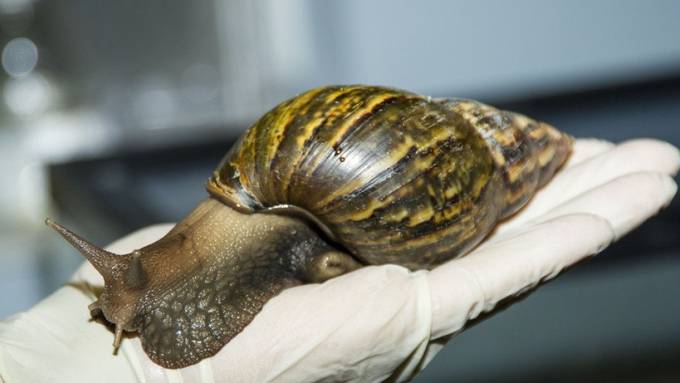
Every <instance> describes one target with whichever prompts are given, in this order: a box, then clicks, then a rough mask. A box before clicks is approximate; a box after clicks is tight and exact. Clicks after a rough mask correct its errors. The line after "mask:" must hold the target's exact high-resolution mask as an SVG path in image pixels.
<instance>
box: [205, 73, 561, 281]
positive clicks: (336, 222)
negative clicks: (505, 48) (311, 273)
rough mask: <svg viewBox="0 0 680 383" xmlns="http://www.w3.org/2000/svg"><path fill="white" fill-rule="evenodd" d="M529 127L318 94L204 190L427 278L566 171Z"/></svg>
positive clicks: (277, 122) (297, 101)
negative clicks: (280, 213)
mask: <svg viewBox="0 0 680 383" xmlns="http://www.w3.org/2000/svg"><path fill="white" fill-rule="evenodd" d="M495 116H500V117H499V118H496V117H495ZM487 117H490V118H491V120H489V121H492V122H493V121H494V120H499V121H501V122H503V121H505V123H504V124H500V125H499V124H495V125H494V124H493V123H488V122H485V121H486V120H484V119H485V118H487ZM487 120H488V118H487ZM529 126H539V127H540V126H541V125H540V124H537V123H534V122H533V121H532V120H530V119H528V118H526V117H523V116H519V115H515V114H511V113H506V112H499V111H497V110H496V109H494V108H491V107H487V106H485V105H483V104H479V103H475V102H471V101H463V100H431V99H429V98H425V97H422V96H419V95H416V94H413V93H408V92H404V91H400V90H394V89H388V88H382V87H373V86H337V87H323V88H317V89H313V90H311V91H308V92H306V93H303V94H301V95H299V96H297V97H295V98H292V99H290V100H288V101H286V102H284V103H282V104H280V105H279V106H277V107H275V108H274V109H272V110H271V111H270V112H268V113H267V114H265V115H264V116H263V117H262V118H261V119H260V120H259V121H257V122H256V123H255V124H254V125H253V126H252V127H251V128H250V129H249V130H248V131H247V132H246V133H245V134H244V135H243V136H242V138H241V139H240V141H239V142H238V143H237V144H236V145H235V146H234V147H233V148H232V150H231V151H230V152H229V153H228V154H227V156H225V158H224V160H223V161H222V163H221V164H220V166H219V168H218V169H217V170H216V171H215V173H214V175H213V177H212V178H211V179H210V181H209V182H208V186H207V188H208V191H209V192H210V194H211V195H213V197H216V198H218V199H220V200H221V201H223V202H225V203H227V204H229V205H230V206H233V207H235V208H237V209H240V210H242V211H252V212H256V211H259V210H262V209H265V208H271V207H275V206H281V205H286V206H288V205H294V206H296V207H298V208H300V209H301V210H303V211H306V212H309V213H310V214H311V215H313V216H314V217H316V219H317V220H318V221H319V222H321V223H322V224H323V225H324V226H325V227H327V228H328V229H329V230H330V231H332V232H333V237H334V239H336V240H337V241H338V242H339V243H340V244H341V245H342V246H344V247H345V248H346V249H347V250H348V251H350V252H351V253H353V254H354V255H355V256H357V257H358V258H360V259H362V260H363V261H365V262H367V263H371V264H383V263H396V264H401V265H404V266H406V267H410V268H412V269H417V268H424V267H425V268H427V267H431V266H433V265H436V264H438V263H441V262H442V261H444V260H446V259H448V258H451V257H453V256H457V255H460V254H462V253H464V252H465V251H467V250H468V249H470V248H471V247H472V246H474V245H476V244H477V243H478V242H479V241H480V240H481V239H482V238H483V237H484V236H486V234H488V232H489V231H490V230H491V229H492V228H493V226H494V224H495V223H496V222H497V221H498V219H500V218H501V217H502V216H505V215H507V214H509V213H510V212H512V211H514V210H516V209H517V208H519V207H520V206H521V205H523V204H524V203H525V202H526V200H527V199H528V198H529V197H530V195H531V194H533V191H534V190H535V189H536V187H537V186H538V185H539V184H540V183H541V178H542V176H541V174H543V173H545V174H547V177H549V176H550V175H552V172H553V171H554V168H555V167H556V166H557V165H559V164H560V163H561V162H562V161H563V160H564V158H558V159H555V158H556V157H557V156H555V155H554V153H557V152H561V151H560V150H561V149H560V150H557V149H552V150H553V152H551V153H553V154H552V155H547V154H545V157H546V158H548V157H550V158H549V161H548V162H546V161H543V160H541V159H540V158H539V157H540V153H544V150H547V149H545V148H543V149H542V148H541V147H540V145H534V144H533V142H534V141H535V142H543V141H545V140H543V141H541V140H542V139H536V140H533V139H532V140H530V139H528V137H532V134H535V135H537V136H538V133H536V132H540V133H541V134H540V136H541V137H543V136H545V135H546V134H548V133H551V131H550V130H546V129H543V128H532V129H529V128H528V127H529ZM546 132H548V133H546ZM555 132H556V131H555ZM557 134H558V135H559V134H560V133H559V132H557ZM510 138H512V139H510ZM545 142H547V143H546V144H545V145H546V146H548V147H552V146H554V142H552V141H545ZM563 151H564V152H566V151H567V150H563ZM515 157H516V158H515ZM553 159H554V161H552V160H553ZM520 163H521V164H524V165H520ZM553 164H557V165H556V166H552V165H553ZM544 170H545V171H544ZM548 173H549V174H548Z"/></svg>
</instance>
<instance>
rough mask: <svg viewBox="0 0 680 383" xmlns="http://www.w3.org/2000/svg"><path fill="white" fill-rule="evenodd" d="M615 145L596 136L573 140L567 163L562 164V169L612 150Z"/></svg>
mask: <svg viewBox="0 0 680 383" xmlns="http://www.w3.org/2000/svg"><path fill="white" fill-rule="evenodd" d="M614 147H615V145H614V144H613V143H611V142H609V141H605V140H600V139H597V138H579V139H576V140H575V141H574V147H573V150H572V153H571V155H570V156H569V159H568V160H567V163H566V164H564V169H566V168H570V167H572V166H574V165H577V164H580V163H581V162H583V161H585V160H587V159H589V158H592V157H595V156H597V155H600V154H602V153H604V152H606V151H609V150H612V149H613V148H614Z"/></svg>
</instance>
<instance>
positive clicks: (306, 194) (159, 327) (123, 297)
mask: <svg viewBox="0 0 680 383" xmlns="http://www.w3.org/2000/svg"><path fill="white" fill-rule="evenodd" d="M571 144H572V139H571V138H570V137H569V136H568V135H565V134H562V133H560V132H559V131H558V130H556V129H555V128H553V127H551V126H550V125H548V124H545V123H542V122H537V121H534V120H533V119H531V118H528V117H526V116H523V115H520V114H517V113H512V112H506V111H501V110H498V109H496V108H493V107H491V106H488V105H485V104H482V103H479V102H476V101H470V100H462V99H432V98H429V97H423V96H420V95H417V94H414V93H410V92H405V91H401V90H396V89H390V88H384V87H377V86H361V85H359V86H329V87H320V88H316V89H313V90H310V91H307V92H305V93H302V94H300V95H298V96H297V97H294V98H292V99H290V100H287V101H285V102H283V103H281V104H279V105H278V106H276V107H275V108H274V109H272V110H271V111H269V112H268V113H266V114H265V115H264V116H262V117H261V118H260V119H259V120H258V121H257V122H255V124H254V125H252V126H251V127H250V129H248V130H247V131H246V132H245V133H244V134H243V135H242V136H241V138H240V139H239V141H238V142H237V143H236V144H235V145H234V146H233V147H232V148H231V149H230V150H229V152H228V153H227V154H226V156H225V157H224V159H223V160H222V162H221V163H220V164H219V167H218V168H217V170H215V172H214V173H213V175H212V177H211V178H210V179H209V181H208V183H207V190H208V193H209V197H208V198H207V199H206V200H204V201H203V202H201V203H200V204H199V205H198V207H196V208H195V209H194V210H193V211H192V212H191V213H189V215H188V216H187V217H186V218H184V219H183V220H182V221H180V222H179V223H178V224H177V225H176V226H175V227H174V228H173V229H172V230H171V231H170V232H169V233H168V234H167V235H165V236H164V237H163V238H161V239H160V240H158V241H157V242H155V243H152V244H150V245H148V246H145V247H143V248H141V249H138V250H135V251H133V252H132V253H130V254H121V255H119V254H113V253H110V252H108V251H106V250H103V249H101V248H99V247H97V246H95V245H92V244H90V243H89V242H87V241H86V240H84V239H82V238H81V237H79V236H78V235H76V234H74V233H72V232H71V231H69V230H67V229H66V228H64V227H62V226H60V225H59V224H57V223H55V222H54V221H51V220H49V219H48V220H47V223H48V225H50V226H51V227H52V228H54V229H55V230H56V231H57V232H59V233H60V234H61V235H62V236H63V237H64V238H65V239H66V240H67V241H68V242H70V243H71V245H73V246H74V247H75V248H76V249H78V251H79V252H80V253H81V254H82V255H83V256H84V257H85V258H87V260H88V261H89V262H90V263H91V264H92V265H93V266H94V268H95V269H97V271H98V272H99V273H101V275H102V276H103V277H104V281H105V287H104V290H103V293H102V294H101V296H100V297H99V299H98V300H97V301H96V302H94V303H93V304H91V305H90V306H89V309H90V312H91V314H92V316H93V317H95V316H103V318H105V319H106V321H108V322H110V323H112V324H114V325H115V340H114V347H115V348H117V347H118V346H119V344H120V342H121V337H122V335H123V332H124V331H130V332H133V331H136V332H138V333H139V336H140V337H141V341H142V345H143V348H144V350H145V351H146V353H147V354H148V355H149V357H150V358H151V359H152V360H153V361H154V362H156V363H158V364H159V365H161V366H163V367H167V368H180V367H185V366H188V365H191V364H194V363H197V362H199V361H200V360H201V359H204V358H207V357H210V356H212V355H214V354H215V353H217V352H218V351H219V350H220V349H221V348H222V347H223V346H224V345H225V344H227V343H228V342H229V341H230V339H232V338H233V337H234V336H236V335H237V334H238V333H239V332H241V330H243V328H245V326H247V325H248V323H250V322H251V321H252V319H253V318H254V317H255V315H256V314H257V313H258V312H259V311H260V310H261V308H262V307H263V305H264V304H265V303H266V302H267V301H268V300H269V299H271V298H272V297H274V296H275V295H277V294H278V293H279V292H281V291H282V290H283V289H285V288H288V287H291V286H296V285H300V284H305V283H314V282H323V281H325V280H328V279H329V278H333V277H335V276H338V275H342V274H344V273H347V272H349V271H352V270H354V269H356V268H359V267H361V266H363V265H379V264H386V263H391V264H398V265H402V266H405V267H407V268H409V269H412V270H415V269H430V268H433V267H435V266H437V265H438V264H440V263H442V262H445V261H446V260H448V259H451V258H454V257H459V256H461V255H464V254H465V253H466V252H468V251H469V250H471V249H472V248H473V247H474V246H475V245H477V244H478V243H479V242H480V241H481V240H482V239H484V238H485V236H487V235H488V234H489V233H490V232H491V231H492V229H493V228H494V226H495V225H496V223H497V222H498V221H499V220H502V219H503V218H505V217H508V216H510V215H512V214H513V213H515V212H516V211H517V210H518V209H520V208H521V207H522V206H524V205H525V203H526V202H527V201H528V200H529V199H530V198H531V196H532V195H533V194H534V192H535V191H536V190H537V189H538V188H540V187H541V186H542V185H544V184H545V183H546V182H548V181H549V180H550V178H551V177H552V176H553V174H554V173H555V171H556V170H557V169H558V168H559V167H560V166H561V165H562V163H564V161H565V160H566V158H567V157H568V156H569V153H570V151H571Z"/></svg>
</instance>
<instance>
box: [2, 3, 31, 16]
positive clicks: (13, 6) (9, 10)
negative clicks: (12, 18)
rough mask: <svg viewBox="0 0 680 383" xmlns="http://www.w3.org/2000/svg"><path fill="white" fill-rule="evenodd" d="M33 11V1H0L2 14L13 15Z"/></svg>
mask: <svg viewBox="0 0 680 383" xmlns="http://www.w3.org/2000/svg"><path fill="white" fill-rule="evenodd" d="M32 9H33V0H0V13H4V14H7V15H13V14H17V13H22V12H28V11H31V10H32Z"/></svg>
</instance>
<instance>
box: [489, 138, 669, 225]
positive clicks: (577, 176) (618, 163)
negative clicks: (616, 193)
mask: <svg viewBox="0 0 680 383" xmlns="http://www.w3.org/2000/svg"><path fill="white" fill-rule="evenodd" d="M679 167H680V152H678V149H677V148H675V147H674V146H672V145H670V144H668V143H666V142H663V141H658V140H650V139H638V140H632V141H628V142H625V143H623V144H621V145H618V146H616V147H615V148H614V149H612V150H609V151H606V152H604V153H602V154H600V155H597V156H595V157H591V158H589V159H587V160H584V161H582V162H581V163H578V164H576V165H574V166H572V167H570V168H566V169H564V170H562V171H561V172H559V173H557V175H556V176H555V178H554V179H553V180H552V181H550V182H549V183H548V184H547V185H546V187H545V188H543V189H542V190H541V191H539V192H538V193H537V194H536V195H535V196H534V198H533V199H532V200H531V201H530V202H529V204H527V206H526V207H525V208H524V209H522V210H520V211H519V212H518V213H517V214H516V215H514V216H513V217H511V218H510V219H509V220H507V221H506V222H504V223H501V224H500V225H499V226H498V227H497V228H496V231H495V232H494V235H500V234H502V233H503V232H506V231H508V230H512V229H513V228H515V227H519V226H521V225H522V224H523V223H525V222H528V221H530V220H532V219H534V218H536V217H538V216H540V215H543V214H545V213H547V212H548V211H550V210H551V209H553V208H554V207H556V206H559V205H561V204H562V203H564V202H566V201H568V200H570V199H572V198H574V197H576V196H578V195H580V194H582V193H584V192H586V191H587V190H590V189H593V188H595V187H598V186H600V185H603V184H605V183H607V182H609V181H611V180H613V179H615V178H617V177H620V176H622V175H625V174H630V173H636V172H644V171H649V172H659V173H665V174H675V173H676V172H677V171H678V168H679Z"/></svg>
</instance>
